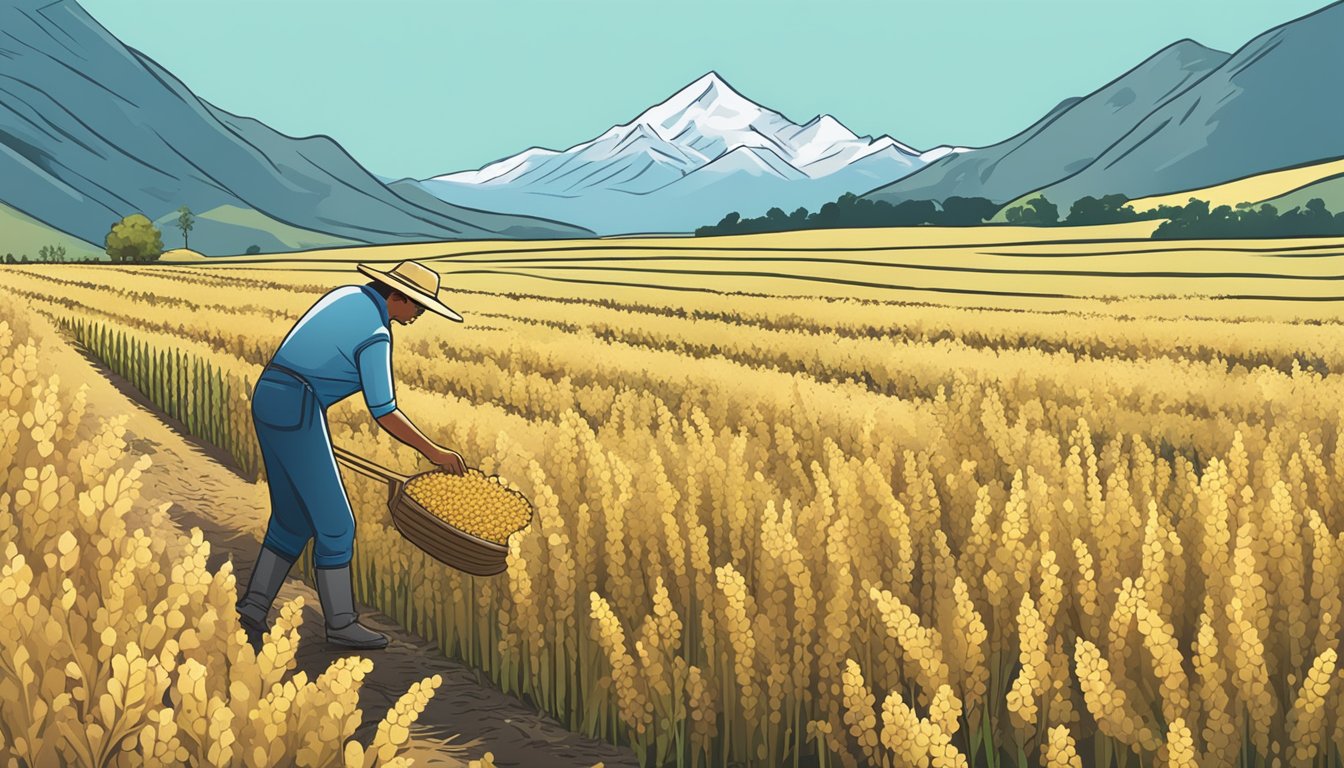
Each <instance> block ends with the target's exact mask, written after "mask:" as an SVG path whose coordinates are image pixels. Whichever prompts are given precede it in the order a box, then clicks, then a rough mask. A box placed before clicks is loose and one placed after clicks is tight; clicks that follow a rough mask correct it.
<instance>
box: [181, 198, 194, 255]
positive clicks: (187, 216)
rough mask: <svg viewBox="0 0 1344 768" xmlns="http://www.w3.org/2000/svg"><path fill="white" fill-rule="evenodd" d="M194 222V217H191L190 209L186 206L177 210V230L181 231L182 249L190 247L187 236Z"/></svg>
mask: <svg viewBox="0 0 1344 768" xmlns="http://www.w3.org/2000/svg"><path fill="white" fill-rule="evenodd" d="M194 220H195V217H193V216H192V215H191V209H190V208H188V207H187V206H185V205H184V206H182V207H181V208H178V209H177V228H178V229H180V230H182V247H183V248H190V247H191V245H190V243H189V241H188V238H187V236H188V235H189V234H190V233H191V226H192V222H193V221H194Z"/></svg>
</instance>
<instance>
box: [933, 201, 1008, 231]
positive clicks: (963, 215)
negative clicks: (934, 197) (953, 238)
mask: <svg viewBox="0 0 1344 768" xmlns="http://www.w3.org/2000/svg"><path fill="white" fill-rule="evenodd" d="M998 212H999V206H998V205H996V204H995V203H994V201H992V200H989V199H987V198H984V197H957V196H955V195H954V196H952V197H949V198H947V199H946V200H944V201H943V210H942V211H941V212H940V213H939V215H938V216H937V217H935V219H934V220H935V223H937V224H942V225H943V226H947V227H974V226H977V225H980V224H983V223H985V222H986V221H988V220H989V219H991V218H993V217H994V214H996V213H998Z"/></svg>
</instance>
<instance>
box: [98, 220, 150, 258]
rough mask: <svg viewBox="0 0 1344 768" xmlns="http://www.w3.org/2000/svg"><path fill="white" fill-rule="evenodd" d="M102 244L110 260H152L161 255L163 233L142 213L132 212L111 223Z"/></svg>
mask: <svg viewBox="0 0 1344 768" xmlns="http://www.w3.org/2000/svg"><path fill="white" fill-rule="evenodd" d="M104 246H105V250H106V251H107V255H108V256H109V257H110V258H111V259H112V261H154V260H155V259H158V258H159V257H160V256H162V255H163V235H162V233H160V232H159V228H158V227H156V226H154V223H153V222H151V221H150V220H149V219H148V218H147V217H146V216H145V215H144V214H141V213H133V214H131V215H130V216H127V217H125V218H123V219H122V220H121V221H118V222H117V223H116V224H113V225H112V231H110V232H108V233H107V239H106V240H105V241H104Z"/></svg>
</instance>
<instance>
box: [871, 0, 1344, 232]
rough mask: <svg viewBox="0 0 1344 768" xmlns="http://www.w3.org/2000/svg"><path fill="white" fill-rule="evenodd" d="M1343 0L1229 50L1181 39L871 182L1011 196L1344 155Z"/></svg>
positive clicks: (1113, 190) (1183, 184) (1192, 184)
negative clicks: (1033, 115)
mask: <svg viewBox="0 0 1344 768" xmlns="http://www.w3.org/2000/svg"><path fill="white" fill-rule="evenodd" d="M1340 40H1344V3H1341V2H1336V3H1333V4H1331V5H1328V6H1326V7H1324V8H1322V9H1321V10H1319V11H1316V12H1314V13H1312V14H1309V15H1307V16H1304V17H1302V18H1299V19H1296V20H1294V21H1291V22H1288V23H1287V24H1283V25H1280V26H1278V27H1275V28H1274V29H1271V30H1269V31H1268V32H1265V33H1264V34H1262V35H1259V36H1258V37H1256V38H1254V39H1253V40H1251V41H1250V42H1248V43H1247V44H1246V45H1244V46H1242V47H1241V48H1240V49H1239V50H1237V51H1236V52H1235V53H1233V54H1230V55H1229V54H1226V53H1221V52H1219V51H1214V50H1210V49H1208V48H1205V47H1204V46H1202V45H1199V44H1198V43H1195V42H1193V41H1191V40H1182V41H1180V42H1178V43H1175V44H1173V45H1171V46H1168V47H1167V48H1164V49H1163V50H1161V51H1159V52H1158V53H1157V54H1155V55H1154V56H1152V57H1150V58H1149V59H1147V60H1146V61H1144V62H1142V63H1141V64H1140V65H1139V66H1138V67H1135V68H1134V69H1132V70H1130V71H1129V72H1127V73H1125V74H1124V75H1122V76H1121V77H1119V78H1117V79H1116V80H1114V81H1112V82H1110V83H1108V84H1106V85H1105V86H1103V87H1102V88H1100V89H1098V90H1097V91H1095V92H1094V93H1092V94H1090V95H1088V96H1086V97H1082V98H1075V99H1068V100H1066V101H1064V102H1062V103H1061V104H1060V105H1059V106H1058V107H1056V108H1055V109H1054V110H1052V111H1051V112H1050V114H1048V115H1046V116H1045V117H1044V118H1042V119H1041V120H1039V121H1037V122H1036V123H1035V124H1033V125H1032V126H1030V127H1029V128H1027V129H1026V130H1024V131H1022V132H1021V133H1018V134H1017V135H1015V136H1013V137H1011V138H1009V139H1007V140H1005V141H1003V142H1000V143H998V144H995V145H992V146H989V147H984V148H979V149H975V150H973V151H971V152H966V153H960V154H958V155H956V156H952V157H946V158H943V159H941V160H939V161H936V162H933V163H930V164H928V165H927V166H926V167H924V168H922V169H920V170H919V171H917V172H915V173H913V174H910V175H909V176H906V177H904V178H902V179H899V180H897V181H895V182H893V183H891V184H888V185H885V186H883V187H881V188H879V189H876V190H873V191H871V192H870V193H869V194H868V197H869V198H872V199H875V200H886V201H888V202H892V203H897V202H900V201H903V200H912V199H935V200H941V199H944V198H946V197H948V196H951V195H959V196H965V197H970V196H979V197H987V198H989V199H991V200H993V201H994V202H996V203H1004V204H1006V203H1009V202H1012V201H1014V200H1018V199H1021V198H1024V197H1027V196H1034V195H1036V194H1043V195H1045V197H1046V198H1048V199H1049V200H1050V201H1052V202H1054V203H1056V204H1057V205H1059V207H1060V210H1061V211H1062V212H1067V210H1068V207H1069V205H1071V204H1072V203H1073V202H1074V201H1075V200H1077V199H1078V198H1080V197H1083V196H1085V195H1091V196H1094V197H1100V196H1101V195H1106V194H1122V195H1124V196H1126V197H1128V198H1131V199H1132V198H1138V197H1144V196H1148V195H1157V194H1165V193H1170V192H1175V191H1179V190H1189V189H1197V188H1201V187H1207V186H1211V185H1214V184H1218V183H1221V182H1225V181H1228V180H1231V179H1239V178H1244V177H1247V176H1251V175H1254V174H1259V173H1265V172H1268V171H1273V170H1276V169H1280V168H1285V167H1289V166H1294V165H1302V164H1304V163H1309V162H1312V161H1316V160H1323V159H1326V158H1333V157H1339V156H1341V155H1344V101H1342V100H1340V99H1339V98H1338V95H1337V84H1338V83H1340V82H1344V47H1342V46H1340V45H1339V41H1340Z"/></svg>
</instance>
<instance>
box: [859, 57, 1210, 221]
mask: <svg viewBox="0 0 1344 768" xmlns="http://www.w3.org/2000/svg"><path fill="white" fill-rule="evenodd" d="M1227 58H1228V54H1226V53H1222V52H1220V51H1215V50H1212V49H1209V48H1205V47H1204V46H1202V45H1199V44H1198V43H1196V42H1194V41H1192V40H1181V41H1180V42H1177V43H1174V44H1172V45H1170V46H1167V47H1166V48H1163V49H1162V50H1160V51H1158V52H1157V53H1156V54H1154V55H1152V56H1151V57H1149V58H1148V59H1146V60H1145V61H1144V62H1143V63H1141V64H1140V65H1139V66H1137V67H1135V68H1134V69H1132V70H1130V71H1129V72H1126V73H1125V74H1124V75H1121V76H1120V77H1118V78H1116V79H1115V80H1113V81H1111V82H1110V83H1108V84H1107V85H1105V86H1103V87H1102V88H1100V89H1098V90H1097V91H1095V92H1093V93H1092V94H1090V95H1088V96H1086V97H1082V98H1077V97H1075V98H1070V99H1066V100H1065V101H1063V102H1061V103H1060V104H1059V105H1058V106H1056V107H1055V108H1054V109H1053V110H1051V111H1050V113H1049V114H1047V115H1046V116H1045V117H1043V118H1041V119H1040V120H1038V121H1037V122H1036V123H1034V124H1033V125H1032V126H1030V127H1029V128H1027V129H1026V130H1024V131H1022V132H1021V133H1018V134H1017V135H1016V136H1013V137H1012V138H1010V139H1007V140H1005V141H1002V142H999V143H998V144H994V145H991V146H988V147H984V148H981V149H975V150H973V151H970V152H963V153H960V154H955V155H948V156H947V157H944V158H942V159H940V160H938V161H937V162H934V163H932V164H930V165H928V166H926V167H925V168H922V169H920V170H918V171H916V172H915V173H913V174H911V175H909V176H907V177H905V178H903V179H900V180H898V181H896V182H895V183H893V184H889V185H887V186H884V187H881V188H879V189H875V190H873V191H871V192H869V193H868V194H867V195H866V197H870V198H872V199H875V200H886V201H888V202H891V203H899V202H901V201H903V200H943V199H945V198H947V197H951V196H954V195H955V196H960V197H986V198H989V199H990V200H993V201H994V202H996V203H1006V202H1008V201H1010V200H1013V199H1015V198H1016V197H1018V196H1019V195H1021V194H1022V193H1023V192H1026V191H1028V190H1031V189H1036V188H1038V187H1041V186H1044V185H1046V184H1049V183H1051V182H1054V181H1057V180H1059V179H1061V178H1064V177H1066V176H1068V175H1069V174H1071V173H1074V172H1076V171H1079V170H1081V169H1082V168H1084V167H1086V166H1087V165H1088V164H1089V163H1091V162H1092V161H1093V160H1094V159H1096V158H1097V157H1098V156H1099V155H1100V154H1102V153H1103V152H1105V151H1106V148H1107V147H1108V146H1110V145H1111V144H1112V143H1114V142H1116V141H1118V140H1120V138H1121V137H1123V136H1124V135H1125V134H1127V133H1129V132H1130V131H1131V130H1133V128H1134V126H1136V125H1138V124H1139V123H1140V122H1142V121H1143V119H1144V118H1145V117H1147V116H1148V115H1149V114H1150V113H1151V112H1152V111H1153V110H1154V109H1155V108H1157V107H1158V106H1160V105H1161V104H1164V103H1166V102H1167V101H1170V100H1171V99H1172V98H1173V97H1174V96H1175V95H1176V94H1179V93H1181V92H1182V91H1183V90H1184V89H1186V88H1189V87H1190V86H1191V85H1192V84H1194V83H1195V82H1197V81H1198V80H1199V79H1200V78H1201V77H1203V76H1205V75H1207V74H1208V73H1209V72H1211V71H1213V70H1214V69H1215V68H1216V67H1218V66H1219V65H1220V64H1222V63H1223V62H1225V61H1226V60H1227Z"/></svg>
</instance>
